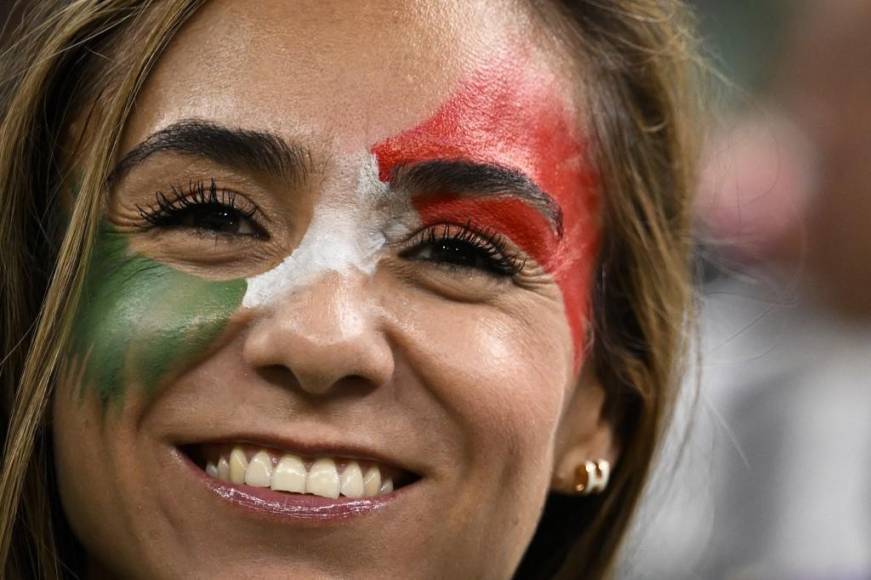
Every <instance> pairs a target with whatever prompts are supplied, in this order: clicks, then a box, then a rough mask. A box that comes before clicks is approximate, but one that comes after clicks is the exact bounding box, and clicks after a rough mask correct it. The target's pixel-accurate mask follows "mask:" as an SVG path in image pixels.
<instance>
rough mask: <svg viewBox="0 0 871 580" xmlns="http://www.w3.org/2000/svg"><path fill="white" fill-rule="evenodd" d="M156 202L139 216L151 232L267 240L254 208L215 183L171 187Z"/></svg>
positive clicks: (243, 199) (158, 193) (244, 199)
mask: <svg viewBox="0 0 871 580" xmlns="http://www.w3.org/2000/svg"><path fill="white" fill-rule="evenodd" d="M155 198H156V202H155V204H154V206H152V207H149V208H142V207H140V208H139V214H140V215H141V216H142V218H143V219H144V220H145V221H146V222H147V223H148V224H150V225H151V227H153V228H164V229H169V228H173V229H190V230H195V231H199V232H207V233H212V234H220V235H226V236H250V237H255V238H262V239H267V238H268V237H269V236H268V235H267V233H266V231H265V230H264V229H263V228H262V227H261V226H260V225H259V224H258V222H257V219H256V216H257V213H258V211H257V207H256V206H254V205H253V204H252V203H251V202H250V201H248V200H247V199H246V198H245V197H244V196H242V195H241V194H237V193H235V192H233V191H225V190H220V189H218V187H217V185H216V184H215V181H214V180H212V181H211V183H210V185H209V186H205V185H204V184H203V183H202V182H198V183H191V184H189V186H188V190H187V191H183V190H182V189H180V188H178V187H173V188H172V189H171V195H169V196H167V195H166V194H164V193H163V192H157V193H156V194H155Z"/></svg>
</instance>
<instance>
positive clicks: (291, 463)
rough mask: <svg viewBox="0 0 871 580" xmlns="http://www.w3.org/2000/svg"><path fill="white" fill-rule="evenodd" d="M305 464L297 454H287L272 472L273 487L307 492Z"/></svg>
mask: <svg viewBox="0 0 871 580" xmlns="http://www.w3.org/2000/svg"><path fill="white" fill-rule="evenodd" d="M305 477H306V471H305V464H304V463H303V462H302V459H300V458H299V457H297V456H296V455H285V456H284V457H282V458H281V461H279V462H278V465H277V466H276V467H275V471H274V472H273V473H272V489H274V490H275V491H289V492H293V493H305Z"/></svg>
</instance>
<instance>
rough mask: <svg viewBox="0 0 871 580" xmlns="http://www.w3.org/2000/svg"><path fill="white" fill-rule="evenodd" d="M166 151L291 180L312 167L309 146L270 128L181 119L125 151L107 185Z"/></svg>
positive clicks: (301, 175) (299, 180)
mask: <svg viewBox="0 0 871 580" xmlns="http://www.w3.org/2000/svg"><path fill="white" fill-rule="evenodd" d="M166 152H172V153H181V154H184V155H191V156H195V157H202V158H204V159H208V160H210V161H214V162H215V163H218V164H221V165H229V166H232V167H236V168H238V169H241V170H244V171H252V170H253V171H260V172H263V173H265V174H268V175H270V176H275V177H279V178H281V179H284V180H286V181H288V182H292V183H299V182H302V181H303V180H304V179H305V177H306V176H307V175H308V173H309V172H310V171H311V168H312V157H311V153H310V152H309V151H308V149H306V148H304V147H302V146H298V145H290V144H288V143H287V142H285V141H284V140H283V139H282V138H281V137H279V136H278V135H276V134H274V133H271V132H269V131H258V130H252V129H242V128H237V127H227V126H224V125H220V124H217V123H214V122H211V121H204V120H201V119H184V120H181V121H177V122H175V123H173V124H171V125H168V126H167V127H164V128H162V129H160V130H158V131H156V132H155V133H152V134H151V135H149V136H148V137H147V138H146V139H145V140H144V141H142V142H141V143H139V144H138V145H136V146H135V147H134V148H133V149H131V150H130V151H129V152H128V153H127V154H125V155H124V157H123V158H121V160H120V161H119V162H118V164H117V165H116V166H115V167H114V169H112V172H111V173H110V174H109V178H108V180H107V181H108V183H109V185H110V186H111V185H113V184H115V183H118V182H119V181H120V180H121V179H122V178H123V177H124V176H125V175H126V174H127V173H129V172H130V171H131V170H132V169H133V168H134V167H136V166H137V165H140V164H141V163H143V162H144V161H145V160H146V159H148V158H149V157H151V156H152V155H155V154H157V153H166Z"/></svg>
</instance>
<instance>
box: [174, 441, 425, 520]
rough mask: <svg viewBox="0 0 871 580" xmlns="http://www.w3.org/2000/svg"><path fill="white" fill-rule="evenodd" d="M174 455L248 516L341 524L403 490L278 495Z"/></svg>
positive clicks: (373, 509)
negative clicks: (221, 477)
mask: <svg viewBox="0 0 871 580" xmlns="http://www.w3.org/2000/svg"><path fill="white" fill-rule="evenodd" d="M175 452H176V454H177V455H178V456H179V457H180V458H181V459H182V460H183V461H184V462H185V463H187V464H188V467H189V468H190V469H192V470H193V472H194V475H196V476H197V477H198V478H199V479H200V481H202V482H203V483H205V485H206V487H207V488H208V489H209V491H211V492H212V493H213V494H215V495H216V496H218V497H219V498H221V499H222V500H223V501H226V502H228V503H230V504H233V505H235V506H237V507H238V508H241V509H243V510H246V511H249V512H254V513H257V514H261V515H266V516H273V517H278V518H289V519H295V520H308V521H312V522H316V521H324V522H326V521H332V520H344V519H348V518H351V517H355V516H361V515H364V514H369V513H373V512H376V511H379V510H382V509H384V508H385V507H387V506H388V505H390V504H391V503H393V502H394V501H396V500H397V499H398V498H399V497H400V496H401V495H403V490H404V489H405V487H403V488H401V489H398V490H395V491H393V492H391V493H388V494H384V495H379V496H376V497H370V498H357V499H354V498H337V499H332V498H328V497H321V496H317V495H310V494H297V493H282V492H277V491H272V490H271V489H269V488H265V487H252V486H250V485H236V484H232V483H229V482H226V481H221V480H219V479H215V478H213V477H210V476H209V475H208V474H206V472H205V471H203V470H202V469H200V468H199V466H198V465H196V464H195V463H194V462H193V461H191V460H190V459H189V458H188V457H187V456H186V455H185V454H184V453H181V452H180V451H178V450H177V449H176V450H175ZM411 485H414V484H411ZM407 487H410V486H407Z"/></svg>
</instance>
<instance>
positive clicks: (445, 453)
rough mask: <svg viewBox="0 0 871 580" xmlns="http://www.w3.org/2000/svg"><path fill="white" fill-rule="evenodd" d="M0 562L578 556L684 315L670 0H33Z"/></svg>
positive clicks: (675, 37)
mask: <svg viewBox="0 0 871 580" xmlns="http://www.w3.org/2000/svg"><path fill="white" fill-rule="evenodd" d="M32 11H33V13H32V14H31V16H30V17H29V18H27V19H25V21H26V22H27V25H26V29H25V30H22V31H21V34H20V35H19V38H21V40H20V41H19V42H18V43H17V44H16V45H15V46H14V47H13V48H12V49H11V50H10V51H8V52H7V53H6V54H7V60H8V61H9V62H8V65H7V66H8V67H10V69H9V70H12V71H13V73H14V74H13V75H12V76H11V79H12V80H11V81H10V82H9V83H7V85H6V86H5V87H4V93H3V110H2V113H3V121H2V122H3V125H2V137H0V205H2V207H3V212H2V214H0V243H2V247H3V248H4V250H3V253H2V256H0V260H2V268H0V272H2V276H3V281H2V288H0V291H2V305H3V318H2V327H3V328H2V329H3V336H2V340H3V343H2V347H0V348H2V351H0V356H2V359H0V360H2V361H3V362H2V364H3V366H2V375H0V378H2V389H3V393H4V398H3V417H4V423H3V425H4V428H5V431H4V436H5V447H4V455H3V466H4V468H3V472H2V478H0V500H2V505H3V511H2V516H0V562H2V563H3V564H2V566H3V569H4V571H5V576H4V577H7V578H33V577H47V578H61V577H69V578H74V577H92V578H102V577H112V578H114V577H118V578H128V577H131V578H132V577H139V578H181V577H190V576H196V577H200V576H202V577H225V578H243V577H257V578H269V577H275V578H287V577H298V578H313V577H336V578H347V577H353V578H366V577H379V578H384V577H387V578H445V577H451V576H454V577H458V578H510V577H523V578H555V577H565V578H599V577H603V576H605V575H607V572H608V570H609V567H610V564H611V562H612V560H613V558H614V555H615V553H616V551H617V548H618V546H619V541H620V539H621V537H622V536H623V533H624V531H625V529H626V526H627V524H628V522H629V520H630V517H631V515H632V512H633V510H634V506H635V503H636V501H637V498H638V496H639V494H640V491H641V489H642V486H643V484H644V481H645V479H646V474H647V471H648V468H649V464H650V462H651V460H652V458H653V456H654V452H655V449H656V442H657V441H658V436H659V434H660V432H661V430H662V427H663V425H664V424H665V422H666V420H667V418H668V415H669V409H670V404H671V401H672V399H673V396H674V393H673V388H674V385H675V382H676V378H677V373H678V371H679V368H680V364H679V363H680V359H681V353H682V348H683V341H684V338H683V336H684V334H685V329H686V324H687V320H688V318H689V317H690V314H691V312H690V292H689V284H688V265H687V264H688V241H687V240H688V235H687V228H688V216H687V211H688V194H687V191H688V186H687V184H688V183H689V182H690V179H691V167H692V159H691V157H690V155H689V151H690V143H689V140H688V127H689V123H688V120H689V119H690V118H691V114H692V104H691V102H690V101H688V100H687V99H686V95H687V94H688V92H689V91H688V87H687V78H686V77H687V72H688V70H689V65H690V64H691V57H692V52H691V51H692V43H691V36H690V35H689V33H688V30H687V28H686V26H687V22H686V20H687V19H686V15H685V14H684V11H683V10H682V8H681V7H680V5H679V4H678V3H677V2H675V1H671V0H619V1H615V0H609V1H608V2H598V1H594V0H578V1H576V2H556V1H553V2H524V1H520V0H505V1H502V0H500V1H498V2H491V1H488V2H453V1H430V0H421V1H419V2H405V3H399V4H397V3H396V2H388V1H383V2H382V1H380V0H372V1H368V2H344V3H342V2H328V1H323V0H320V1H318V2H307V1H299V2H286V1H284V0H275V1H272V0H268V1H267V0H264V1H262V2H258V3H257V9H256V10H252V5H251V4H249V3H239V2H232V1H230V0H213V1H210V2H198V1H193V0H172V1H169V0H168V1H166V2H160V3H156V2H148V1H134V0H112V1H105V0H102V1H101V0H77V1H75V2H51V1H45V2H37V3H35V5H34V7H33V9H32Z"/></svg>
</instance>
